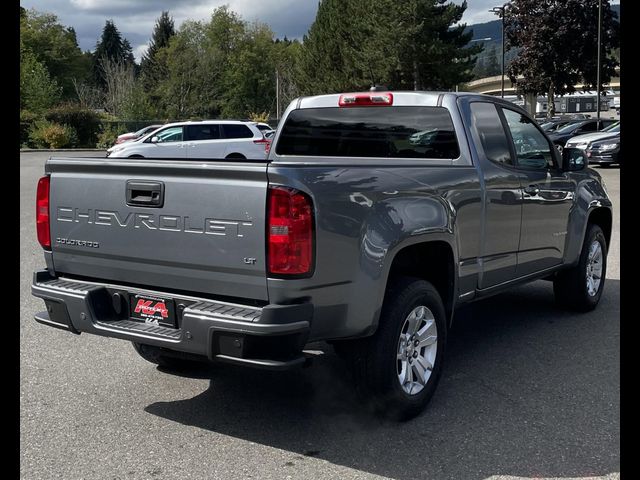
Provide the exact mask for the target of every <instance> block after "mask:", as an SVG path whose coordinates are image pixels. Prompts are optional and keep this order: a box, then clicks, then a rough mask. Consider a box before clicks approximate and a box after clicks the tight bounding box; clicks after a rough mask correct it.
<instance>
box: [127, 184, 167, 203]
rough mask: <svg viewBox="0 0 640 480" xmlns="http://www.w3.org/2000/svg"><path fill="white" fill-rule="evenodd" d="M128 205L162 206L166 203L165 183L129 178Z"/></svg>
mask: <svg viewBox="0 0 640 480" xmlns="http://www.w3.org/2000/svg"><path fill="white" fill-rule="evenodd" d="M127 205H130V206H134V207H135V206H139V207H155V208H160V207H162V206H163V205H164V183H162V182H150V181H146V180H127Z"/></svg>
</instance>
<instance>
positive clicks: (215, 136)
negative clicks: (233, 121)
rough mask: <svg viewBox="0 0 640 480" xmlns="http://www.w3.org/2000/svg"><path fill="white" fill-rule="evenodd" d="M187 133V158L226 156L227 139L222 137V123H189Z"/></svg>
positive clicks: (218, 157) (217, 157)
mask: <svg viewBox="0 0 640 480" xmlns="http://www.w3.org/2000/svg"><path fill="white" fill-rule="evenodd" d="M186 134H187V141H186V142H185V145H186V150H187V158H189V159H200V158H201V159H205V158H209V159H220V158H224V156H225V145H226V141H225V140H224V139H222V138H220V137H221V135H220V125H217V124H213V123H197V124H192V125H187V127H186Z"/></svg>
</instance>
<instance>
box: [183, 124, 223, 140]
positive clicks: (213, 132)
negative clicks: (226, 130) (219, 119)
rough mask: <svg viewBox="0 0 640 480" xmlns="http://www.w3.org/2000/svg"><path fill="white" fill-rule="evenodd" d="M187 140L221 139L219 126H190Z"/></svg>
mask: <svg viewBox="0 0 640 480" xmlns="http://www.w3.org/2000/svg"><path fill="white" fill-rule="evenodd" d="M187 138H188V139H189V140H194V141H195V140H217V139H219V138H220V127H219V126H218V125H207V124H204V125H188V126H187Z"/></svg>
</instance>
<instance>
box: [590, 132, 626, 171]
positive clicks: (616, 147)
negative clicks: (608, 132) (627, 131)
mask: <svg viewBox="0 0 640 480" xmlns="http://www.w3.org/2000/svg"><path fill="white" fill-rule="evenodd" d="M586 154H587V158H588V159H589V160H588V161H589V163H590V164H596V165H600V166H601V167H608V166H609V165H613V164H614V163H617V164H618V165H620V162H621V160H622V159H621V158H620V134H618V135H616V136H615V137H608V138H604V139H600V140H597V141H595V142H592V143H590V144H589V146H588V147H587V150H586Z"/></svg>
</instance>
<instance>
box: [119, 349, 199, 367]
mask: <svg viewBox="0 0 640 480" xmlns="http://www.w3.org/2000/svg"><path fill="white" fill-rule="evenodd" d="M131 343H132V344H133V349H134V350H135V351H136V352H138V355H140V356H141V357H142V358H144V359H145V360H146V361H147V362H151V363H153V364H155V365H158V366H159V367H163V368H168V369H182V368H186V367H189V366H191V365H193V364H194V362H193V361H191V360H187V359H184V358H178V357H173V356H170V355H166V354H165V353H163V351H162V349H161V348H160V347H156V346H154V345H146V344H144V343H138V342H131Z"/></svg>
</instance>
